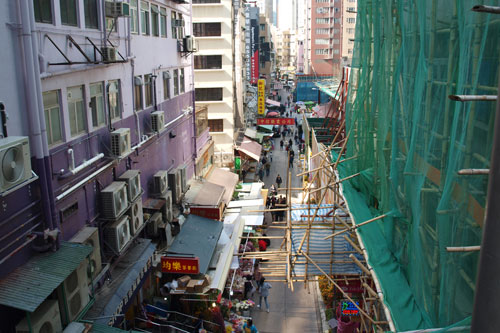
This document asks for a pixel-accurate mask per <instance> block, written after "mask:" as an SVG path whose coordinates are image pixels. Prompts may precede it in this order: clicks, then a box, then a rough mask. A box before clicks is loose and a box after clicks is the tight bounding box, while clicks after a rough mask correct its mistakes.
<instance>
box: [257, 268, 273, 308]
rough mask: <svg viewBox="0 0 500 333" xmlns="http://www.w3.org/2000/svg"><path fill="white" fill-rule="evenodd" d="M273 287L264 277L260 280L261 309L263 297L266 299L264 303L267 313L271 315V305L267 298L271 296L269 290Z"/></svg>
mask: <svg viewBox="0 0 500 333" xmlns="http://www.w3.org/2000/svg"><path fill="white" fill-rule="evenodd" d="M271 288H272V286H271V284H270V283H268V282H266V278H265V277H262V278H261V279H260V288H259V291H260V296H259V305H258V307H259V308H262V297H264V302H265V303H266V309H267V313H269V303H268V302H267V296H269V289H271Z"/></svg>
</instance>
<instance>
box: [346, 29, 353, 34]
mask: <svg viewBox="0 0 500 333" xmlns="http://www.w3.org/2000/svg"><path fill="white" fill-rule="evenodd" d="M346 31H347V33H348V34H353V33H354V28H347V29H346Z"/></svg>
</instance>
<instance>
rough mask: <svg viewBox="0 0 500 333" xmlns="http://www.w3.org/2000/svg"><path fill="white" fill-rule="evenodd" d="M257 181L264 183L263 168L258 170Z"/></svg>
mask: <svg viewBox="0 0 500 333" xmlns="http://www.w3.org/2000/svg"><path fill="white" fill-rule="evenodd" d="M259 179H260V180H262V181H264V168H262V167H261V168H259Z"/></svg>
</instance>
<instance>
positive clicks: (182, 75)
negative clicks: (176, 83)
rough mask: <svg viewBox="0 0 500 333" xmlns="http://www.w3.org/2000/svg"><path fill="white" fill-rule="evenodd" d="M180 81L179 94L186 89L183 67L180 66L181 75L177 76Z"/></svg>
mask: <svg viewBox="0 0 500 333" xmlns="http://www.w3.org/2000/svg"><path fill="white" fill-rule="evenodd" d="M179 79H180V81H181V82H180V83H181V94H184V92H185V91H186V83H185V82H184V68H181V75H180V77H179Z"/></svg>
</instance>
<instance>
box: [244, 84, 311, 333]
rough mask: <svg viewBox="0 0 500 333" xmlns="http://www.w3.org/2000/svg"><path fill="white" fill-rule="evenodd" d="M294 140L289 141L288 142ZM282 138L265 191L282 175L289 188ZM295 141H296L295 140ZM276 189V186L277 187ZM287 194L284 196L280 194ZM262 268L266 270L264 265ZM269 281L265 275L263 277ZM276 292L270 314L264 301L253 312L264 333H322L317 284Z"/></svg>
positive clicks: (276, 285)
mask: <svg viewBox="0 0 500 333" xmlns="http://www.w3.org/2000/svg"><path fill="white" fill-rule="evenodd" d="M281 96H282V99H281V100H282V101H285V100H286V97H287V96H288V93H287V92H285V91H284V90H282V91H281ZM289 139H290V136H287V137H286V140H287V141H288V140H289ZM280 140H281V139H280V138H275V139H274V147H275V149H274V151H273V162H272V163H271V172H270V175H269V177H264V183H265V188H269V187H270V186H271V185H272V184H275V179H276V176H277V175H278V174H280V175H281V178H282V179H283V184H282V186H281V187H286V186H287V183H286V182H287V176H286V173H287V151H286V149H285V148H283V150H280ZM292 141H293V138H292ZM293 150H294V151H295V159H294V166H293V168H291V169H290V171H291V173H292V183H291V187H300V186H301V185H302V184H301V178H300V177H297V176H296V174H297V173H300V171H301V170H302V169H301V168H299V164H300V159H299V150H298V147H297V145H295V144H294V145H293ZM275 186H276V185H275ZM282 193H283V194H284V192H280V194H282ZM298 200H299V198H298V193H297V192H295V193H293V194H292V202H297V201H298ZM266 221H268V225H270V223H269V221H271V215H270V214H269V213H267V215H266ZM284 233H285V231H284V230H283V229H268V232H267V235H268V236H283V235H284ZM280 244H281V241H280V240H279V239H273V240H272V242H271V245H270V247H269V248H268V249H269V250H278V249H279V247H280ZM262 267H266V264H265V263H263V266H262ZM263 276H264V277H265V273H264V274H263ZM267 279H268V280H278V279H284V277H274V276H273V277H269V278H267ZM271 285H272V289H271V291H270V295H269V297H268V302H269V307H270V312H269V313H267V312H266V308H265V304H264V300H262V308H261V309H259V308H257V307H255V308H254V309H253V311H252V317H253V320H254V323H255V325H256V327H257V329H258V330H259V332H262V333H271V332H289V333H290V332H297V333H298V332H320V330H319V329H318V325H320V318H319V315H318V314H317V309H318V305H317V304H316V299H317V298H316V290H315V289H313V288H315V287H314V284H313V283H310V284H309V286H308V288H305V286H304V283H303V282H300V283H294V292H292V291H291V290H290V288H288V286H287V285H286V283H284V282H271ZM253 299H254V300H255V301H256V304H259V303H258V302H259V296H258V294H257V293H256V295H254V297H253Z"/></svg>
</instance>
